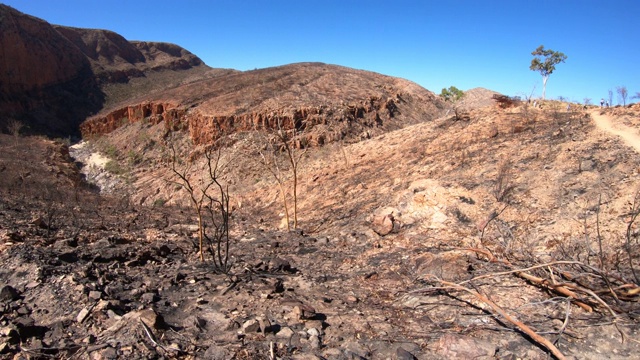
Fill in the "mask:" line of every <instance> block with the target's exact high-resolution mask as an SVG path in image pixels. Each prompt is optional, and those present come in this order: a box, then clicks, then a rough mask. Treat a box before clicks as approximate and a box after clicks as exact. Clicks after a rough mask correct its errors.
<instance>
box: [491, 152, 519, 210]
mask: <svg viewBox="0 0 640 360" xmlns="http://www.w3.org/2000/svg"><path fill="white" fill-rule="evenodd" d="M513 178H514V174H513V162H512V161H511V160H510V159H507V160H504V161H502V162H501V163H500V164H499V165H498V174H497V175H496V180H495V182H494V185H493V196H494V197H495V198H496V200H497V201H499V202H508V201H509V198H510V197H511V194H512V193H513V190H514V189H515V188H516V186H515V184H514V183H513Z"/></svg>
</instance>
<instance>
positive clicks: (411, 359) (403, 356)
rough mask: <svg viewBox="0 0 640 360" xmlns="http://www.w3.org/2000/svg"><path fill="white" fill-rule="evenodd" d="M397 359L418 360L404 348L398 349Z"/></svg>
mask: <svg viewBox="0 0 640 360" xmlns="http://www.w3.org/2000/svg"><path fill="white" fill-rule="evenodd" d="M396 359H397V360H416V357H415V356H414V355H413V354H412V353H410V352H408V351H407V350H405V349H403V348H402V347H398V349H396Z"/></svg>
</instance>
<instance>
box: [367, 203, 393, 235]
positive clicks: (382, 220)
mask: <svg viewBox="0 0 640 360" xmlns="http://www.w3.org/2000/svg"><path fill="white" fill-rule="evenodd" d="M398 214H399V212H398V210H397V209H394V208H383V209H379V210H377V211H376V212H375V213H374V214H373V216H372V218H371V229H372V230H373V231H375V232H376V234H378V235H380V236H385V235H388V234H390V233H391V232H393V231H394V230H397V229H398V228H399V223H397V222H396V216H397V215H398Z"/></svg>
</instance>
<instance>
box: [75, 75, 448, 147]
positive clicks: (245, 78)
mask: <svg viewBox="0 0 640 360" xmlns="http://www.w3.org/2000/svg"><path fill="white" fill-rule="evenodd" d="M444 108H445V105H444V103H443V102H442V101H441V100H440V98H438V97H437V96H435V95H434V94H433V93H431V92H430V91H428V90H426V89H424V88H422V87H420V86H418V85H417V84H415V83H412V82H410V81H407V80H403V79H398V78H393V77H389V76H384V75H380V74H376V73H372V72H368V71H361V70H355V69H350V68H346V67H342V66H335V65H327V64H322V63H299V64H292V65H285V66H280V67H274V68H268V69H260V70H254V71H246V72H229V73H226V74H221V75H219V76H215V77H212V78H209V79H205V80H201V81H198V82H193V83H190V84H186V85H183V86H180V87H176V88H174V89H169V90H167V91H165V92H162V93H159V94H153V95H150V96H143V97H140V98H138V99H130V100H127V102H126V103H123V104H122V106H117V107H115V108H113V109H110V110H107V111H104V112H103V113H101V114H99V115H97V116H95V117H92V118H90V119H88V120H87V121H86V122H84V123H83V124H82V125H81V130H82V133H83V135H84V136H85V137H86V136H94V135H104V134H106V133H109V132H111V131H113V130H115V129H116V128H118V127H120V126H122V125H126V124H130V123H134V122H138V121H142V120H145V121H150V122H152V123H158V122H162V123H164V124H165V126H166V128H167V129H177V128H181V129H187V128H188V129H189V134H190V137H191V139H192V140H193V142H194V143H195V144H204V143H210V142H212V141H215V140H216V139H217V138H218V137H219V136H220V135H221V134H229V133H233V132H236V131H247V130H253V129H257V130H260V129H263V128H276V127H277V126H281V127H282V128H285V129H294V128H295V129H296V130H297V131H298V132H300V133H303V139H301V142H302V146H304V145H306V144H308V145H311V146H314V145H322V144H325V143H329V142H332V141H335V140H341V139H344V138H348V139H365V138H370V137H371V136H374V135H377V134H380V133H382V132H384V131H389V130H393V129H398V128H401V127H404V126H407V125H409V124H412V123H417V122H421V121H427V120H431V119H434V118H436V117H437V116H439V115H440V114H441V113H442V111H443V109H444ZM278 124H280V125H278Z"/></svg>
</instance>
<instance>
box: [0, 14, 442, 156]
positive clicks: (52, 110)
mask: <svg viewBox="0 0 640 360" xmlns="http://www.w3.org/2000/svg"><path fill="white" fill-rule="evenodd" d="M0 29H1V30H2V32H1V33H0V45H1V48H2V50H0V51H2V52H1V53H0V54H2V61H0V119H1V120H0V121H1V122H0V129H2V130H4V131H6V130H7V125H8V124H9V122H11V121H14V120H18V121H21V122H22V123H24V124H25V125H26V126H27V128H26V130H27V132H30V133H41V134H47V135H50V136H56V137H57V136H65V137H66V136H70V135H72V136H75V135H80V132H81V134H82V135H84V136H88V135H100V134H106V133H108V132H110V131H113V130H114V129H115V128H117V127H119V126H121V125H124V124H127V123H129V122H134V121H138V120H141V119H148V120H150V121H152V122H154V123H158V122H165V123H166V124H167V128H168V129H169V128H172V127H176V126H177V124H181V125H180V128H181V129H186V128H188V129H189V135H190V136H191V138H192V140H193V141H194V142H195V143H197V144H201V143H207V142H211V141H213V140H215V139H216V138H217V137H218V136H219V135H220V134H221V133H222V132H233V131H237V130H250V129H254V128H260V127H273V126H275V123H276V122H277V121H281V122H282V123H283V124H284V125H285V126H286V127H288V128H293V127H295V128H297V129H298V130H300V131H301V132H302V131H304V132H305V134H306V135H305V136H304V137H305V139H304V141H306V142H308V143H309V144H323V143H325V142H330V141H333V140H338V139H363V138H369V137H371V136H374V135H376V134H379V133H381V132H384V131H389V130H393V129H397V128H401V127H404V126H407V125H409V124H413V123H417V122H422V121H428V120H431V119H434V118H436V117H438V116H440V115H442V113H443V110H444V109H445V108H446V107H447V106H448V105H446V104H445V103H444V102H443V101H442V100H441V99H440V97H438V96H436V95H434V94H433V93H432V92H430V91H428V90H426V89H424V88H422V87H420V86H418V85H417V84H415V83H412V82H410V81H407V80H404V79H399V78H393V77H390V76H385V75H381V74H377V73H373V72H368V71H363V70H356V69H351V68H347V67H342V66H336V65H327V64H322V63H299V64H291V65H284V66H279V67H273V68H268V69H260V70H254V71H245V72H241V71H237V70H231V69H213V68H210V67H208V66H207V65H205V64H204V63H203V62H202V60H201V59H199V58H198V57H197V56H195V55H194V54H192V53H190V52H189V51H187V50H185V49H183V48H181V47H179V46H177V45H173V44H167V43H160V42H143V41H128V40H126V39H125V38H123V37H122V36H120V35H119V34H116V33H114V32H112V31H108V30H94V29H79V28H71V27H65V26H58V25H50V24H48V23H47V22H45V21H43V20H40V19H37V18H35V17H32V16H29V15H25V14H22V13H20V12H19V11H16V10H15V9H13V8H11V7H8V6H6V5H0ZM85 120H86V121H85ZM79 130H80V132H79ZM301 145H303V144H301Z"/></svg>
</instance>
